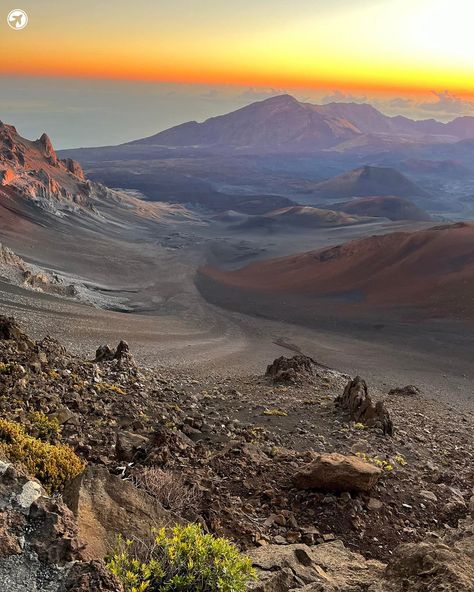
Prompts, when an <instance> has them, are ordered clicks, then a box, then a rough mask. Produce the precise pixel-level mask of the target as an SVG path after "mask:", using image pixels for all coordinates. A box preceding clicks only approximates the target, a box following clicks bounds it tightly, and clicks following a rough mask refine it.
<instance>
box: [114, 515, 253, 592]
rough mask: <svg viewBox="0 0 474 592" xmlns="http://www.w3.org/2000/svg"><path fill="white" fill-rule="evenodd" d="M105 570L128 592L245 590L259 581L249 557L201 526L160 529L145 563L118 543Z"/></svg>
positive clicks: (128, 543) (130, 546) (129, 545)
mask: <svg viewBox="0 0 474 592" xmlns="http://www.w3.org/2000/svg"><path fill="white" fill-rule="evenodd" d="M107 566H108V568H109V569H110V571H111V572H112V573H113V574H115V575H116V576H117V577H118V579H119V580H120V581H121V582H122V584H123V586H124V589H125V592H245V590H247V585H248V584H249V582H250V581H251V580H252V579H254V578H255V573H254V570H253V569H252V564H251V561H250V559H248V558H247V557H244V556H243V555H241V554H240V553H239V551H238V550H237V548H236V547H235V546H234V545H233V544H232V543H230V542H229V541H228V540H227V539H223V538H217V537H215V536H213V535H211V534H205V533H204V532H203V530H202V528H201V527H200V526H199V525H197V524H190V525H188V526H175V527H174V528H173V529H172V530H171V531H170V532H167V531H166V529H164V528H163V529H161V530H159V531H158V532H157V533H156V538H155V541H154V544H153V545H152V547H151V549H150V553H149V557H148V558H147V559H146V560H145V561H143V559H142V558H140V555H139V554H137V552H136V549H135V545H134V543H132V542H131V541H123V539H119V542H118V545H117V548H116V550H115V552H114V553H113V554H112V555H111V556H110V557H108V558H107Z"/></svg>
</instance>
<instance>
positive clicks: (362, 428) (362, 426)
mask: <svg viewBox="0 0 474 592" xmlns="http://www.w3.org/2000/svg"><path fill="white" fill-rule="evenodd" d="M354 429H356V430H365V425H364V424H363V423H360V422H357V423H356V424H355V425H354Z"/></svg>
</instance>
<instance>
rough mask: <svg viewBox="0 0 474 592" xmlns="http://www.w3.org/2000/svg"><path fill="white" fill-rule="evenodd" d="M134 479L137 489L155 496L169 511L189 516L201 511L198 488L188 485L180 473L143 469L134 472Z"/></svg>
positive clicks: (149, 468) (154, 468)
mask: <svg viewBox="0 0 474 592" xmlns="http://www.w3.org/2000/svg"><path fill="white" fill-rule="evenodd" d="M133 479H134V483H135V485H136V487H138V488H139V489H143V490H144V491H146V492H147V493H148V494H149V495H151V496H153V497H154V498H155V499H156V500H157V501H158V502H159V503H160V504H161V505H162V506H163V507H164V508H166V509H167V510H171V511H172V512H175V513H176V514H183V513H185V514H189V513H190V512H191V513H192V512H196V511H198V509H199V506H200V501H201V496H200V493H199V490H198V488H197V487H194V486H189V485H187V483H186V481H185V479H184V477H183V476H182V475H180V474H179V473H173V472H171V471H163V470H161V469H160V468H158V467H143V468H139V469H137V470H136V471H135V472H134V474H133Z"/></svg>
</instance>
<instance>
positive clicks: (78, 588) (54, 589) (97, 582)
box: [0, 462, 122, 592]
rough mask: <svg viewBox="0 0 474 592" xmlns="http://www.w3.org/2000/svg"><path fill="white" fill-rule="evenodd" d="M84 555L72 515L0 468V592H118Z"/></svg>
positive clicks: (17, 475)
mask: <svg viewBox="0 0 474 592" xmlns="http://www.w3.org/2000/svg"><path fill="white" fill-rule="evenodd" d="M83 549H84V545H83V542H82V541H81V540H80V538H79V536H78V529H77V525H76V522H75V520H74V516H73V515H72V513H71V512H70V510H69V509H68V508H67V507H66V506H65V505H64V504H63V503H62V502H61V501H60V500H59V499H56V500H53V499H50V498H48V497H46V496H45V493H44V491H43V489H42V487H41V486H40V484H39V483H38V482H37V481H34V480H31V479H29V478H28V476H27V475H26V474H24V473H23V472H22V471H21V470H19V469H17V468H15V467H13V466H12V465H9V464H8V463H3V462H0V590H2V591H3V590H4V591H5V592H120V591H121V590H122V588H121V586H120V584H119V583H118V582H117V580H116V579H115V578H114V577H113V576H112V575H111V574H110V573H109V572H108V571H107V569H106V568H105V565H104V564H103V562H102V561H94V562H88V561H86V560H85V557H84V553H83Z"/></svg>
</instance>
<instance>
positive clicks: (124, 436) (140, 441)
mask: <svg viewBox="0 0 474 592" xmlns="http://www.w3.org/2000/svg"><path fill="white" fill-rule="evenodd" d="M148 444H149V440H148V438H145V437H144V436H140V434H134V433H132V432H126V431H122V432H118V433H117V441H116V444H115V454H116V456H117V458H118V460H121V461H125V462H132V461H133V460H134V459H135V458H136V457H137V456H141V457H144V456H145V455H146V451H147V448H148Z"/></svg>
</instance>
